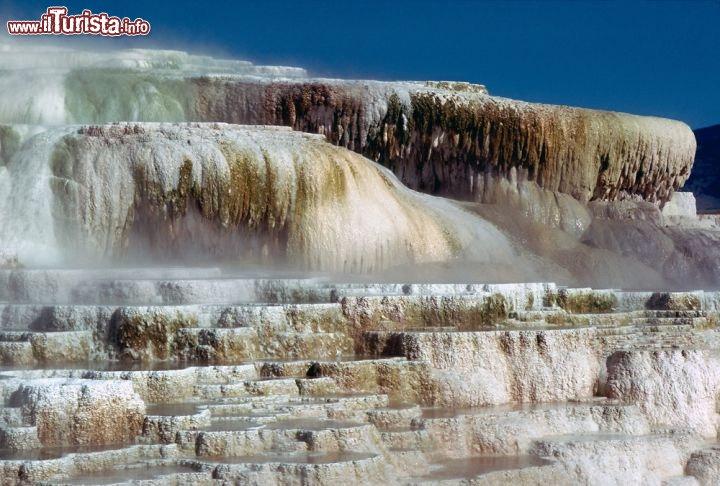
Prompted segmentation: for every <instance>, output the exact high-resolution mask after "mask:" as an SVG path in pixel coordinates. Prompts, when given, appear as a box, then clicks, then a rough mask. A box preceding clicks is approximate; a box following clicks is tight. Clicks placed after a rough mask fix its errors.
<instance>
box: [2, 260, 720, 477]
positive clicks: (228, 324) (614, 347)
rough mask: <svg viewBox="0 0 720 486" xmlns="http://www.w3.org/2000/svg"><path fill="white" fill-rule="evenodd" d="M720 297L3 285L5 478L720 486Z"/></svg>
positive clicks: (234, 281)
mask: <svg viewBox="0 0 720 486" xmlns="http://www.w3.org/2000/svg"><path fill="white" fill-rule="evenodd" d="M719 315H720V292H703V291H696V292H661V293H653V292H630V291H619V290H592V289H572V288H561V287H558V286H556V285H554V284H551V283H534V284H497V285H488V284H386V283H382V284H381V283H344V284H343V283H334V282H332V281H330V280H329V279H327V278H324V277H317V278H280V277H278V278H258V277H237V276H229V275H227V274H225V273H223V272H221V271H220V270H215V269H195V270H193V269H176V268H168V269H137V270H94V271H88V270H85V271H79V270H25V269H15V270H7V269H6V270H0V328H1V331H0V362H1V363H2V366H3V368H2V372H0V378H2V379H0V391H1V393H2V397H3V407H2V408H1V409H0V447H1V448H2V452H0V474H1V475H2V478H3V481H2V482H3V484H18V485H21V484H22V485H24V484H42V485H50V484H52V485H65V484H136V485H137V484H143V485H151V484H152V485H180V484H183V485H185V484H187V485H189V484H200V485H206V484H207V485H221V484H223V485H224V484H337V483H338V482H344V483H347V484H377V483H386V484H444V485H449V484H578V483H586V484H617V483H623V484H636V483H644V484H667V485H669V484H716V482H717V481H718V480H720V449H718V448H717V434H718V415H717V413H716V410H717V396H718V392H719V391H720V374H719V373H718V370H719V369H720V366H719V365H720V354H719V353H718V350H720V340H719V339H718V336H719V334H718V331H717V323H718V316H719Z"/></svg>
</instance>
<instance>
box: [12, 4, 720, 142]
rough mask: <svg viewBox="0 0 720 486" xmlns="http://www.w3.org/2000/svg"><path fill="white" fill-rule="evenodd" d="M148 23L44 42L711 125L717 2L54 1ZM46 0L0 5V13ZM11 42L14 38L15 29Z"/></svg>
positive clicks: (719, 108) (39, 9)
mask: <svg viewBox="0 0 720 486" xmlns="http://www.w3.org/2000/svg"><path fill="white" fill-rule="evenodd" d="M56 3H60V4H61V5H64V6H67V7H68V9H69V13H71V14H77V13H80V12H81V11H82V9H90V10H92V11H93V12H94V13H99V12H107V13H108V14H110V15H118V16H120V17H123V16H127V17H130V18H131V19H134V18H137V17H142V18H143V19H145V20H147V21H149V22H150V24H151V26H152V31H151V34H150V35H149V36H148V37H147V38H135V39H128V38H124V39H117V38H97V37H94V36H83V38H82V39H78V38H77V37H60V36H57V37H56V36H53V37H50V36H47V37H46V38H45V39H44V40H46V41H47V42H52V43H54V44H61V45H75V44H77V43H78V42H81V43H82V44H83V45H89V46H98V47H103V48H106V47H108V46H122V47H129V46H136V47H139V46H145V47H163V48H173V49H184V50H190V51H195V52H198V51H199V52H204V53H209V54H213V55H218V56H225V57H233V58H243V59H248V60H251V61H253V62H256V63H263V64H278V63H279V64H290V65H297V66H301V67H304V68H306V69H308V70H309V71H310V72H311V74H313V75H318V76H334V77H355V78H372V79H385V80H394V79H417V80H427V79H434V80H462V81H471V82H475V83H481V84H485V85H487V86H488V88H489V90H490V93H491V94H495V95H500V96H507V97H511V98H517V99H523V100H527V101H538V102H545V103H558V104H567V105H577V106H585V107H591V108H600V109H608V110H617V111H626V112H631V113H638V114H647V115H657V116H665V117H670V118H676V119H680V120H683V121H685V122H686V123H688V124H689V125H690V126H692V127H693V128H699V127H703V126H707V125H712V124H716V123H720V0H685V1H670V0H665V1H662V0H661V1H650V0H647V1H637V2H633V1H622V0H617V1H611V0H608V1H572V0H554V1H545V2H539V1H530V0H525V1H523V0H510V1H505V2H501V1H487V2H483V1H471V0H456V1H452V0H445V1H435V0H415V1H406V0H395V1H391V0H387V1H382V0H368V1H365V2H362V1H355V2H342V1H340V0H335V1H326V0H315V1H302V2H289V1H288V2H283V1H278V0H254V1H244V0H237V1H227V2H198V1H176V2H151V1H145V2H139V1H137V2H133V1H124V2H122V3H121V2H107V1H106V2H97V1H90V0H87V1H74V0H73V1H68V2H56ZM56 3H47V2H38V1H35V0H28V1H19V0H18V1H14V0H11V1H9V2H8V1H5V2H2V3H0V15H2V21H3V24H4V22H5V21H6V20H39V18H40V15H41V14H42V13H44V12H45V9H46V8H47V7H48V6H51V5H55V4H56ZM18 41H22V39H18Z"/></svg>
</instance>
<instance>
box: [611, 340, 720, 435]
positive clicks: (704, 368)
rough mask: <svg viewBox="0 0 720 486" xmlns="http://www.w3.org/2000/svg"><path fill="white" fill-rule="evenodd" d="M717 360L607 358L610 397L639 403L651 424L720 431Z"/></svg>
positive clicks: (679, 355) (678, 354)
mask: <svg viewBox="0 0 720 486" xmlns="http://www.w3.org/2000/svg"><path fill="white" fill-rule="evenodd" d="M718 364H720V363H718V357H717V356H716V355H715V354H714V353H713V354H709V353H707V352H702V351H686V350H683V351H670V350H667V351H652V352H650V351H618V352H616V353H615V354H613V355H612V356H610V357H609V358H608V362H607V384H606V388H605V390H606V393H607V395H608V396H609V397H611V398H617V399H620V400H624V401H630V402H634V403H637V404H638V405H639V406H640V408H641V409H642V410H643V412H644V413H645V415H646V416H647V417H648V420H649V421H650V423H651V424H653V425H655V426H665V427H678V426H682V427H687V428H690V429H693V430H695V431H697V432H698V433H700V434H702V435H703V436H705V437H708V438H711V437H716V436H717V432H718V423H719V422H718V420H719V419H720V416H719V415H718V413H717V399H718V392H719V391H720V381H719V379H720V376H719V375H718V372H717V370H718Z"/></svg>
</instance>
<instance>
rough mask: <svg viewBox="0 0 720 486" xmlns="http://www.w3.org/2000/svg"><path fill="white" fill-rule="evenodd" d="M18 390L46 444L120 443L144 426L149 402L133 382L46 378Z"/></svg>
mask: <svg viewBox="0 0 720 486" xmlns="http://www.w3.org/2000/svg"><path fill="white" fill-rule="evenodd" d="M17 393H18V397H17V398H16V399H15V400H17V405H19V406H21V407H22V411H23V416H24V418H25V420H27V421H28V422H30V423H32V424H34V425H35V426H37V434H38V438H39V440H40V443H42V444H43V445H44V446H63V445H99V444H122V443H127V442H130V441H132V440H134V438H135V436H136V435H137V434H138V433H139V432H140V431H141V430H142V422H143V418H144V414H145V403H144V402H143V401H142V400H141V399H140V397H139V396H138V395H137V394H136V393H135V391H134V390H133V387H132V384H131V383H129V382H123V381H92V380H63V379H47V380H46V381H44V382H43V381H40V382H34V383H28V384H27V385H23V386H22V387H21V388H20V389H19V390H18V392H17Z"/></svg>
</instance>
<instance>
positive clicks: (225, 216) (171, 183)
mask: <svg viewBox="0 0 720 486" xmlns="http://www.w3.org/2000/svg"><path fill="white" fill-rule="evenodd" d="M48 143H49V145H48ZM43 144H45V145H46V150H47V151H49V153H51V154H52V155H50V156H49V157H48V158H47V159H46V162H45V163H43V162H42V161H40V162H38V161H37V160H35V159H33V163H39V165H40V167H39V168H38V170H40V171H42V172H43V173H47V176H48V178H49V180H47V181H46V182H48V183H49V184H50V189H51V192H47V190H46V189H42V188H41V189H38V190H39V195H38V196H39V197H40V198H42V199H44V200H43V201H42V202H41V203H40V204H39V205H38V207H34V208H26V207H25V206H26V205H25V204H24V203H23V202H22V201H24V199H23V198H21V197H20V195H19V194H13V193H11V194H9V201H7V202H6V204H7V205H9V208H7V211H8V214H7V215H6V217H8V218H10V221H9V222H8V224H9V225H10V230H8V231H7V233H8V234H6V235H4V238H3V240H4V241H3V243H4V244H5V245H7V246H9V247H11V248H12V247H13V246H14V247H15V248H16V249H17V251H18V252H19V253H21V254H22V257H23V258H22V259H23V260H24V261H31V262H33V261H34V262H35V263H37V260H36V258H37V256H36V254H35V253H32V254H31V253H29V252H30V251H31V249H35V250H36V249H37V245H48V246H53V243H52V242H53V241H54V242H55V244H54V246H55V247H54V248H50V250H51V253H50V254H52V253H55V254H58V253H59V255H58V257H59V260H58V261H62V260H65V261H67V260H72V259H74V258H75V259H77V258H81V259H82V260H83V261H87V259H88V257H92V256H93V255H94V256H95V257H111V258H113V257H114V258H117V257H123V256H126V255H127V256H129V257H132V256H133V255H135V256H136V257H139V256H142V258H147V257H148V256H151V257H154V258H165V259H167V258H189V257H197V256H200V257H201V258H205V259H207V258H212V259H220V260H222V259H230V260H235V261H238V260H239V261H249V262H255V263H266V264H267V263H276V264H286V265H290V266H296V267H299V268H303V269H314V270H324V271H336V272H357V273H367V272H372V271H378V270H382V269H384V268H387V267H388V266H391V265H399V264H403V263H421V262H429V261H447V260H451V259H454V258H459V257H463V258H468V259H470V260H477V261H480V262H483V261H484V262H492V261H497V260H499V261H506V262H509V261H510V259H511V258H512V257H513V256H514V255H513V252H512V250H511V246H512V245H511V244H510V242H509V241H507V239H506V238H505V237H504V236H503V235H502V234H501V233H499V232H498V231H497V230H496V229H495V228H493V226H492V225H490V224H488V223H487V222H484V221H482V220H481V219H479V218H478V217H475V216H473V215H470V214H468V213H466V212H465V211H463V210H461V209H459V208H457V207H455V206H453V205H452V204H451V203H449V202H447V201H445V200H441V199H438V198H430V197H427V196H424V195H421V194H417V193H414V192H411V191H408V190H407V189H406V188H404V187H403V186H402V185H400V184H399V183H398V182H397V180H396V179H395V178H394V177H393V176H392V175H391V174H389V173H388V172H387V171H385V170H383V169H381V168H379V167H377V166H375V165H374V164H372V163H371V162H370V161H368V160H367V159H364V158H362V157H360V156H358V155H356V154H353V153H352V152H349V151H346V150H344V149H341V148H337V147H334V146H332V145H330V144H328V143H326V142H324V141H323V140H322V139H321V137H320V138H318V137H317V136H311V135H304V134H299V133H294V132H291V131H289V130H283V129H272V128H264V129H263V128H257V127H255V128H253V127H237V126H230V125H223V124H219V125H218V124H209V125H153V124H149V125H119V126H103V127H85V128H82V129H80V130H79V131H77V132H76V133H73V134H66V135H64V136H63V135H62V134H60V138H58V139H51V140H50V141H49V142H46V141H43V140H37V139H33V140H32V141H31V142H29V143H28V144H26V148H27V149H28V150H30V151H33V150H35V148H36V147H37V146H38V145H43ZM32 153H34V152H32ZM28 155H29V154H28ZM36 155H37V154H36ZM22 160H24V159H23V157H16V158H15V159H14V165H13V166H12V167H10V177H11V179H12V180H13V183H14V184H15V185H16V186H18V187H19V186H22V184H23V183H22V181H20V179H21V178H22V177H24V174H26V173H27V167H26V166H24V165H23V164H22V163H21V162H22ZM45 164H46V165H45ZM108 187H111V188H112V190H110V191H108V190H107V188H108ZM43 207H47V208H54V209H53V210H48V212H47V213H45V214H42V215H41V216H44V218H43V217H38V216H37V215H35V216H34V219H33V220H32V221H33V223H31V225H30V227H28V224H27V223H23V222H21V221H25V220H24V219H22V218H20V216H19V215H22V214H24V213H27V212H28V211H30V212H33V211H36V210H40V211H42V208H43ZM13 215H15V216H13ZM27 216H28V217H30V215H27ZM13 218H15V219H13ZM13 225H14V226H19V228H17V232H16V231H14V230H13V228H14V226H13ZM33 225H35V226H37V228H36V227H33ZM40 225H43V226H47V227H46V228H40ZM198 228H202V230H201V231H198V230H197V229H198ZM44 234H46V235H47V239H45V238H42V239H41V240H40V241H39V239H40V238H41V237H42V236H43V235H44Z"/></svg>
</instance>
